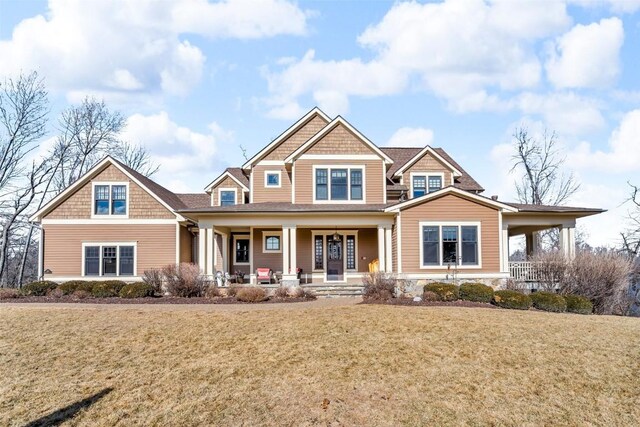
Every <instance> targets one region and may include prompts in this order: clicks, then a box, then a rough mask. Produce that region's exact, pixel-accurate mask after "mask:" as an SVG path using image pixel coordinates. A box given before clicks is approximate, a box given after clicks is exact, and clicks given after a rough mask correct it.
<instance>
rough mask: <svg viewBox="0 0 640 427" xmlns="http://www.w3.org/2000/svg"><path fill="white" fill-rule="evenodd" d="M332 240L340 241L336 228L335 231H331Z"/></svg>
mask: <svg viewBox="0 0 640 427" xmlns="http://www.w3.org/2000/svg"><path fill="white" fill-rule="evenodd" d="M333 241H334V242H339V241H340V235H339V234H338V230H336V232H335V233H333Z"/></svg>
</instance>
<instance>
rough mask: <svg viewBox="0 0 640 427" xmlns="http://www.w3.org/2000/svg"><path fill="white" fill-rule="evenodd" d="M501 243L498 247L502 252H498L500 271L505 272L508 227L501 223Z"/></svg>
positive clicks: (507, 264)
mask: <svg viewBox="0 0 640 427" xmlns="http://www.w3.org/2000/svg"><path fill="white" fill-rule="evenodd" d="M500 237H501V239H502V244H501V245H500V248H501V249H502V253H501V254H500V271H501V272H503V273H505V272H509V228H508V226H507V225H506V224H503V225H502V235H501V236H500Z"/></svg>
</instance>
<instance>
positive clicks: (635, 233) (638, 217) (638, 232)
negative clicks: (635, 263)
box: [620, 183, 640, 257]
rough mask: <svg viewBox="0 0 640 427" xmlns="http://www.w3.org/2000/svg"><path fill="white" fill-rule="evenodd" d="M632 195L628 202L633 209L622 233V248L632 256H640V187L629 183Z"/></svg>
mask: <svg viewBox="0 0 640 427" xmlns="http://www.w3.org/2000/svg"><path fill="white" fill-rule="evenodd" d="M629 186H630V187H631V195H630V197H629V199H628V200H627V201H628V202H631V205H632V210H631V211H629V215H628V218H627V219H628V223H629V224H628V226H627V228H626V230H624V231H623V232H621V233H620V235H621V237H622V249H623V250H624V251H625V252H627V253H628V254H629V255H632V256H634V257H635V256H640V187H637V186H635V185H633V184H631V183H629Z"/></svg>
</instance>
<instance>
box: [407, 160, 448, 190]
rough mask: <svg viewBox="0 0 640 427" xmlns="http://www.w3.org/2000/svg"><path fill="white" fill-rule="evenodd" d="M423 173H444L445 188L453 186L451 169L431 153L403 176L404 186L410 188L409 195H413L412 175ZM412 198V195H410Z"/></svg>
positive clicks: (443, 184)
mask: <svg viewBox="0 0 640 427" xmlns="http://www.w3.org/2000/svg"><path fill="white" fill-rule="evenodd" d="M412 172H413V173H422V172H442V173H443V174H444V181H443V183H442V186H443V187H446V186H448V185H452V184H453V173H452V172H451V169H449V168H448V167H447V166H445V165H444V164H443V163H441V162H440V161H439V160H437V159H436V158H435V157H433V156H432V155H431V154H430V153H427V154H425V155H424V156H423V157H422V158H421V159H420V160H418V161H417V162H415V163H414V164H413V165H411V167H410V168H409V169H407V170H406V171H404V173H403V174H402V180H403V183H404V185H406V186H407V187H409V193H411V173H412ZM409 197H411V194H409Z"/></svg>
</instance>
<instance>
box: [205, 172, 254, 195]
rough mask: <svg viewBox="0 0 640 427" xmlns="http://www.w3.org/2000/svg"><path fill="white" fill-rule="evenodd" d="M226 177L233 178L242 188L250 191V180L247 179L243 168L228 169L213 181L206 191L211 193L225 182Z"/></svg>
mask: <svg viewBox="0 0 640 427" xmlns="http://www.w3.org/2000/svg"><path fill="white" fill-rule="evenodd" d="M226 177H229V178H231V179H232V180H234V181H235V182H237V183H238V185H240V186H241V187H242V189H243V190H244V191H249V178H247V177H246V175H245V174H244V172H242V169H241V168H227V169H225V171H224V172H222V173H221V174H220V175H219V176H218V177H217V178H216V179H214V180H213V181H211V183H210V184H209V185H207V186H206V187H205V189H204V191H206V192H209V191H211V190H212V189H213V187H215V186H216V185H217V184H218V183H219V182H220V181H222V180H224V179H225V178H226Z"/></svg>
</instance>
